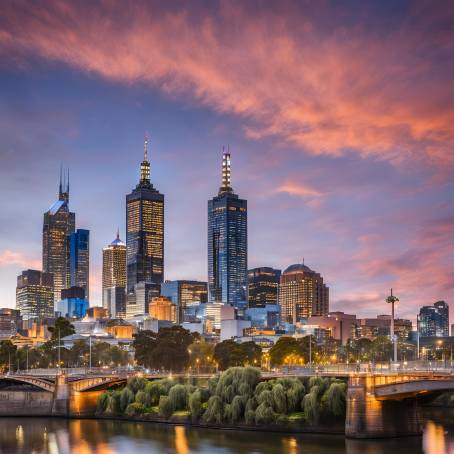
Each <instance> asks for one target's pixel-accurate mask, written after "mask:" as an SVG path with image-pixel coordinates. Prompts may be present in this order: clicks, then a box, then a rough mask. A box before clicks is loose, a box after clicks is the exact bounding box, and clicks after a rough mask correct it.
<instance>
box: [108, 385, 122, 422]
mask: <svg viewBox="0 0 454 454" xmlns="http://www.w3.org/2000/svg"><path fill="white" fill-rule="evenodd" d="M120 400H121V391H114V392H113V393H111V394H109V397H108V399H107V403H106V410H105V413H106V414H107V415H111V416H114V415H118V414H120V413H121V412H122V409H121V405H120Z"/></svg>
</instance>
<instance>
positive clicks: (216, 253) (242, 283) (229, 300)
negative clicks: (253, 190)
mask: <svg viewBox="0 0 454 454" xmlns="http://www.w3.org/2000/svg"><path fill="white" fill-rule="evenodd" d="M246 285H247V201H246V200H244V199H240V198H239V197H238V195H237V194H235V193H234V192H233V189H232V187H231V185H230V153H224V154H223V156H222V186H221V187H220V189H219V193H218V195H217V196H216V197H213V198H212V199H211V200H209V201H208V292H209V301H210V302H222V303H224V304H231V305H232V306H235V307H238V306H240V305H241V303H243V302H245V301H246Z"/></svg>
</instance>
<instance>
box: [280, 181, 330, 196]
mask: <svg viewBox="0 0 454 454" xmlns="http://www.w3.org/2000/svg"><path fill="white" fill-rule="evenodd" d="M275 192H281V193H282V192H283V193H286V194H289V195H293V196H297V197H302V198H316V197H321V196H322V195H323V193H322V192H320V191H318V190H317V189H315V188H313V187H311V186H309V185H305V184H303V183H294V182H290V181H289V182H287V183H284V184H282V185H280V186H278V187H277V188H276V190H275Z"/></svg>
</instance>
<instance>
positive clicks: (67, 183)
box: [66, 167, 69, 196]
mask: <svg viewBox="0 0 454 454" xmlns="http://www.w3.org/2000/svg"><path fill="white" fill-rule="evenodd" d="M66 192H67V193H68V196H69V167H68V181H67V182H66Z"/></svg>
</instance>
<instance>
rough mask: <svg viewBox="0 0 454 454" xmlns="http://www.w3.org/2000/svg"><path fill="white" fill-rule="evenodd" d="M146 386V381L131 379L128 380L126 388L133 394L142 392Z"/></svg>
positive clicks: (139, 378) (143, 379)
mask: <svg viewBox="0 0 454 454" xmlns="http://www.w3.org/2000/svg"><path fill="white" fill-rule="evenodd" d="M147 384H148V380H146V379H145V378H142V377H132V378H130V379H129V380H128V385H127V386H128V388H129V389H130V390H131V391H132V392H133V393H134V394H135V393H136V392H137V391H139V390H142V389H144V388H145V386H146V385H147Z"/></svg>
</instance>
